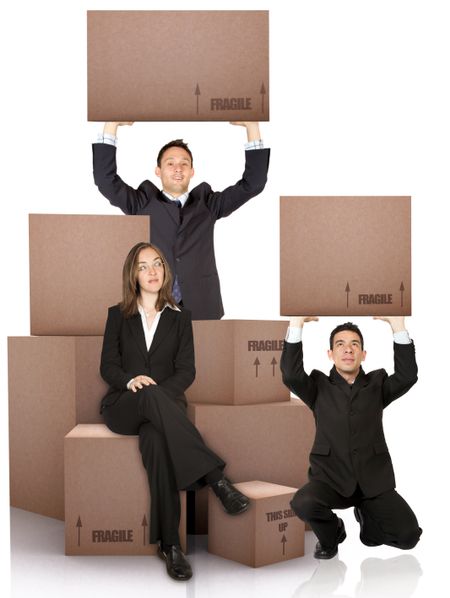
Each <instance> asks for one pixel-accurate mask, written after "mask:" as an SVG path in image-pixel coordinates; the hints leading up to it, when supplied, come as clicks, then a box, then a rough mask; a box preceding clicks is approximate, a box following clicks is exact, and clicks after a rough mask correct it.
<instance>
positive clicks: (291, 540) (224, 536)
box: [208, 481, 305, 567]
mask: <svg viewBox="0 0 450 598" xmlns="http://www.w3.org/2000/svg"><path fill="white" fill-rule="evenodd" d="M236 487H237V488H238V489H239V490H240V491H241V492H243V493H244V494H245V495H246V496H248V497H249V498H250V506H249V508H248V510H247V511H246V512H245V513H241V514H240V515H239V516H237V517H230V516H229V515H227V514H226V513H225V512H224V510H223V509H222V508H221V506H220V505H219V503H218V501H217V499H216V498H215V496H214V494H213V492H212V490H211V489H210V490H209V496H208V551H209V552H211V553H212V554H216V555H218V556H221V557H223V558H226V559H231V560H233V561H237V562H239V563H243V564H244V565H248V566H249V567H261V566H263V565H270V564H272V563H279V562H280V561H287V560H290V559H295V558H298V557H301V556H303V555H304V554H305V524H304V523H303V521H301V520H300V519H299V518H298V517H297V516H296V514H295V513H294V511H293V510H292V509H291V506H290V504H289V503H290V501H291V499H292V497H293V496H294V494H295V493H296V491H297V488H290V487H288V486H280V485H278V484H270V483H267V482H261V481H253V482H242V483H239V484H236Z"/></svg>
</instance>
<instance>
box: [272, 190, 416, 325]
mask: <svg viewBox="0 0 450 598" xmlns="http://www.w3.org/2000/svg"><path fill="white" fill-rule="evenodd" d="M280 210H281V214H280V222H281V229H280V244H281V247H280V259H281V267H280V280H281V287H280V288H281V313H282V314H283V315H318V316H320V315H322V316H344V317H345V316H347V315H348V316H360V315H361V316H363V315H370V316H372V315H410V314H411V201H410V197H281V198H280Z"/></svg>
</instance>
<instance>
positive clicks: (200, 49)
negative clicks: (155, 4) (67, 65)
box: [87, 10, 269, 121]
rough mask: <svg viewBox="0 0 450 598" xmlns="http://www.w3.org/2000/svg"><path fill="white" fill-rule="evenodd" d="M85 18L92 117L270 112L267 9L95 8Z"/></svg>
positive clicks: (230, 116)
mask: <svg viewBox="0 0 450 598" xmlns="http://www.w3.org/2000/svg"><path fill="white" fill-rule="evenodd" d="M87 19H88V31H87V37H88V119H89V120H94V121H232V120H243V121H265V120H268V119H269V13H268V11H264V10H255V11H250V10H237V11H235V10H211V11H208V10H197V11H192V10H183V11H173V10H171V11H163V10H155V11H142V10H132V11H126V10H122V11H108V10H101V11H95V10H93V11H88V13H87ZM170 40H176V43H170ZM168 43H169V45H170V48H169V47H168ZM162 65H164V67H162Z"/></svg>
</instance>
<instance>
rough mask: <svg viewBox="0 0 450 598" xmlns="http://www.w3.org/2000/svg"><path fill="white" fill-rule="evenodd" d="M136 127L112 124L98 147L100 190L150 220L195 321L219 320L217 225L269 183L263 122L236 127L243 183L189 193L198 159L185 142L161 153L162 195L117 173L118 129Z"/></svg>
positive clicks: (158, 167)
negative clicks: (242, 134)
mask: <svg viewBox="0 0 450 598" xmlns="http://www.w3.org/2000/svg"><path fill="white" fill-rule="evenodd" d="M131 124H132V123H130V122H114V123H106V124H105V127H104V131H103V135H101V138H100V139H99V142H98V143H94V144H93V160H94V180H95V184H96V185H97V187H98V188H99V191H100V192H101V193H102V194H103V195H104V196H105V197H106V198H107V199H108V200H109V201H110V203H111V204H112V205H113V206H117V207H119V208H120V209H121V210H122V211H123V212H124V213H125V214H135V215H148V216H150V227H151V241H152V243H154V244H155V245H157V246H158V247H159V248H160V249H161V251H162V252H163V254H164V255H165V256H166V259H167V260H168V262H169V266H170V268H171V270H172V272H173V273H174V286H173V295H174V297H175V299H176V301H177V302H178V303H180V304H182V305H183V306H184V307H186V308H187V309H189V310H190V311H191V312H192V318H193V319H194V320H218V319H220V318H221V317H222V316H223V314H224V310H223V304H222V297H221V294H220V282H219V276H218V273H217V268H216V261H215V256H214V225H215V223H216V220H218V219H219V218H223V217H225V216H228V215H229V214H231V213H232V212H234V211H235V210H237V209H238V208H240V207H241V206H242V205H243V204H244V203H246V202H247V201H248V200H249V199H251V198H252V197H255V195H258V194H259V193H261V191H262V190H263V189H264V186H265V184H266V181H267V170H268V167H269V153H270V152H269V150H268V149H264V148H263V144H262V141H261V138H260V133H259V124H258V123H257V122H234V123H231V124H235V125H241V126H244V127H245V128H246V130H247V139H248V143H247V144H246V152H245V170H244V174H243V175H242V179H241V180H240V181H238V182H237V183H236V184H234V185H232V186H231V187H227V188H226V189H224V190H223V191H219V192H217V191H213V190H212V189H211V187H210V185H208V183H200V185H198V186H197V187H194V189H192V191H189V183H190V180H191V178H192V177H193V176H194V168H193V158H192V153H191V151H190V149H189V148H188V146H187V144H186V143H184V142H183V141H182V140H181V139H176V140H174V141H170V142H169V143H167V144H166V145H165V146H164V147H162V148H161V150H160V151H159V154H158V157H157V161H156V168H155V174H156V176H157V177H159V178H160V179H161V185H162V190H161V191H160V190H159V189H158V188H157V187H156V186H155V185H154V184H153V183H151V182H150V181H148V180H146V181H143V182H142V183H141V184H140V185H139V187H138V188H137V189H133V187H130V186H129V185H127V184H126V183H125V182H124V181H123V180H122V179H121V178H120V177H119V175H118V174H117V166H116V144H117V137H116V133H117V128H118V127H119V126H121V125H131Z"/></svg>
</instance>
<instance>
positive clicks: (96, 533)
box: [64, 424, 186, 555]
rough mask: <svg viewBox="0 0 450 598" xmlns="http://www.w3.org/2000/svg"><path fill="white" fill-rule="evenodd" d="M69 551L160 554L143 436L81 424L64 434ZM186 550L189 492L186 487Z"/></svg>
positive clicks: (183, 533) (182, 532)
mask: <svg viewBox="0 0 450 598" xmlns="http://www.w3.org/2000/svg"><path fill="white" fill-rule="evenodd" d="M64 477H65V485H64V486H65V507H66V508H65V536H66V554H69V555H76V554H84V555H100V554H102V555H113V554H114V555H131V554H142V555H144V554H156V549H157V547H156V545H155V544H149V537H150V500H151V497H150V491H149V486H148V478H147V473H146V471H145V469H144V466H143V464H142V458H141V454H140V452H139V446H138V437H137V436H122V435H120V434H114V432H111V431H110V430H108V428H107V427H106V426H105V425H102V424H94V425H86V424H83V425H79V426H76V427H75V428H74V429H73V430H71V432H69V434H67V436H66V437H65V439H64ZM180 499H181V520H180V541H181V545H182V547H183V549H184V550H186V493H185V492H181V493H180Z"/></svg>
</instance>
